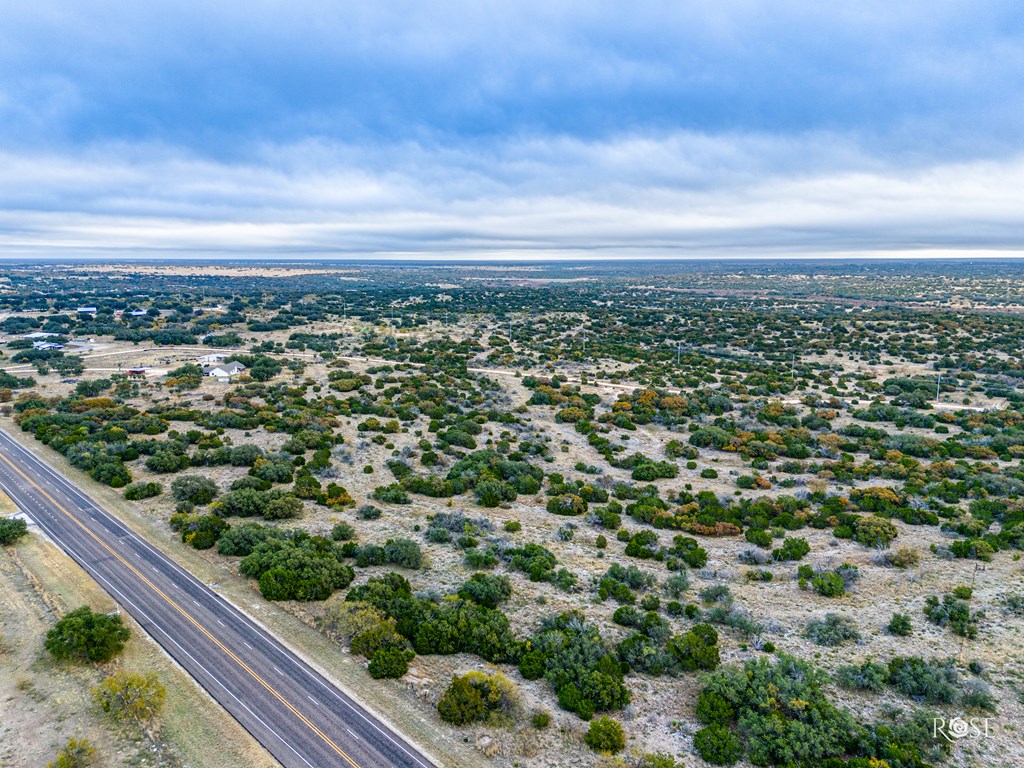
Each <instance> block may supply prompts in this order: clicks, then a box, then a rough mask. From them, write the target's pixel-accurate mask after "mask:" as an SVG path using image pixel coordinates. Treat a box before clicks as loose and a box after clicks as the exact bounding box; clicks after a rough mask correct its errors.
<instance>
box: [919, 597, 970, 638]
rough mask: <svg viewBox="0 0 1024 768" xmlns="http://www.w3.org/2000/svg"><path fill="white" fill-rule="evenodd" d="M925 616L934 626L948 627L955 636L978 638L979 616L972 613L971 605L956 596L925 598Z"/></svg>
mask: <svg viewBox="0 0 1024 768" xmlns="http://www.w3.org/2000/svg"><path fill="white" fill-rule="evenodd" d="M924 615H925V618H927V619H928V621H930V622H931V623H932V624H936V625H938V626H940V627H946V626H948V627H949V628H950V630H952V632H953V634H955V635H960V636H961V637H966V638H968V639H973V638H975V637H977V636H978V614H974V613H971V606H970V604H969V603H968V602H967V601H966V600H963V599H961V598H958V597H956V595H955V594H946V595H943V597H942V600H941V601H940V600H939V598H938V597H937V596H936V595H929V596H928V597H927V598H925V606H924Z"/></svg>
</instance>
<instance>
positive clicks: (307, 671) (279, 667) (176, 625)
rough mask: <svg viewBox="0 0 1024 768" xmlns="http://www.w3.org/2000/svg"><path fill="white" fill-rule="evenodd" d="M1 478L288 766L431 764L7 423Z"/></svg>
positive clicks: (427, 767) (426, 767)
mask: <svg viewBox="0 0 1024 768" xmlns="http://www.w3.org/2000/svg"><path fill="white" fill-rule="evenodd" d="M0 487H2V488H3V489H4V490H5V491H6V492H7V494H8V495H9V496H10V497H11V499H13V501H14V502H15V504H17V505H18V507H19V508H20V509H21V510H22V511H23V512H24V513H25V514H27V515H28V516H29V517H30V518H31V519H32V520H33V521H34V522H35V523H36V524H37V525H38V526H39V527H40V528H41V529H42V530H43V531H44V532H45V533H46V534H47V535H48V536H49V537H50V538H51V539H52V540H53V541H54V542H55V543H56V544H57V545H58V546H59V547H61V548H62V549H63V550H64V551H65V552H67V553H68V555H70V556H71V557H72V558H73V559H74V560H75V561H76V562H78V564H79V565H81V566H82V567H83V568H84V569H85V570H86V571H87V572H88V573H89V574H90V575H91V576H92V577H93V578H95V579H96V581H97V582H98V583H99V584H100V585H101V586H102V587H103V588H104V589H105V590H106V591H107V592H109V593H110V595H111V596H112V597H113V598H114V599H115V600H116V601H117V602H118V603H119V604H120V605H121V606H122V607H123V608H124V610H125V611H127V612H128V613H130V614H131V615H132V617H133V618H134V619H135V620H136V621H137V622H138V623H139V625H140V626H142V628H143V629H144V630H145V631H146V632H147V633H148V634H149V635H150V636H151V637H152V638H153V639H154V640H155V641H156V642H157V643H159V644H160V645H161V646H162V647H163V648H164V650H166V651H167V653H168V654H170V656H171V657H172V658H174V660H175V661H177V662H178V664H180V665H181V667H182V668H183V669H185V670H186V671H187V672H188V673H189V674H190V675H191V676H192V677H193V678H194V679H195V681H196V682H197V683H199V685H201V686H202V687H203V688H204V689H205V690H206V691H207V692H208V693H209V694H210V695H211V696H212V697H213V698H214V699H216V700H217V701H218V702H219V703H220V704H221V705H222V706H223V707H224V708H225V709H226V710H227V711H228V712H230V713H231V715H232V716H233V717H234V718H235V719H236V720H237V721H238V722H239V723H241V725H242V726H243V727H244V728H245V729H246V730H247V731H248V732H249V733H251V734H252V735H253V736H254V737H255V738H256V740H257V741H259V742H260V743H261V744H262V745H263V746H264V747H265V748H266V749H267V750H268V751H269V752H270V753H271V754H272V755H273V756H274V757H275V758H276V759H277V760H278V761H279V762H280V763H281V764H282V765H284V766H286V768H333V767H334V766H339V767H341V768H391V767H392V766H395V767H397V768H406V767H408V768H432V767H433V766H435V765H436V764H435V763H434V762H433V761H432V760H430V759H429V758H428V757H426V756H425V755H424V754H422V753H421V752H420V751H419V750H417V749H416V748H415V747H414V746H412V745H411V744H410V743H409V742H407V741H405V740H404V739H403V738H402V737H401V736H400V735H399V734H397V733H395V732H394V731H393V730H391V729H390V728H389V727H388V726H387V725H385V724H384V723H383V722H381V721H380V720H379V719H378V718H377V717H375V716H374V715H373V713H371V712H370V711H368V710H367V709H365V708H364V707H362V706H361V705H360V704H359V703H358V702H356V701H354V700H353V699H351V698H350V697H349V696H347V695H346V694H345V693H344V692H343V691H341V690H340V689H339V688H337V687H336V686H335V685H333V684H332V683H331V682H330V681H329V680H327V679H326V678H324V677H323V676H322V675H320V674H319V673H318V672H316V671H315V670H314V669H312V668H311V667H310V666H309V665H308V664H306V663H305V662H303V661H302V660H301V659H300V658H299V657H298V656H296V655H295V654H294V653H293V652H292V651H290V650H289V649H288V648H286V647H285V646H284V645H282V644H281V643H280V642H279V641H278V640H276V639H275V638H274V637H273V636H272V635H271V634H270V633H268V632H267V630H265V629H263V628H262V627H260V626H258V625H257V624H256V623H255V622H253V621H252V620H251V619H249V618H248V617H247V616H246V615H245V614H244V613H242V612H241V611H239V610H238V609H236V608H235V607H234V606H232V605H231V604H230V603H228V602H227V601H226V600H224V599H223V598H222V597H221V596H220V595H218V594H217V593H216V592H215V591H213V590H212V589H210V588H209V587H207V586H206V585H205V584H203V583H202V582H200V581H199V580H197V579H196V578H194V577H193V576H192V575H191V574H189V573H188V572H187V571H185V570H184V569H183V568H181V567H180V566H179V565H177V564H176V563H174V562H173V561H171V560H170V559H169V558H167V557H166V556H165V555H164V554H163V553H161V552H160V551H159V550H157V549H156V548H155V547H153V546H151V545H150V544H148V543H147V542H146V541H145V540H143V539H142V538H140V537H139V536H138V535H136V534H135V533H134V532H133V531H131V530H130V529H128V528H126V527H125V526H124V525H122V524H121V523H120V522H119V521H118V520H116V519H115V518H114V517H112V516H111V515H109V514H107V513H106V512H105V511H104V510H103V509H101V508H100V506H99V505H98V504H96V503H95V502H94V501H93V500H92V499H90V498H89V497H88V496H86V495H85V494H84V493H83V492H82V491H81V490H80V489H78V488H77V487H76V486H75V485H74V483H73V482H71V481H70V480H68V479H67V478H65V477H64V476H63V475H61V474H60V473H59V472H57V471H56V470H55V469H53V468H52V467H50V466H49V465H47V464H46V463H45V462H43V461H42V460H40V459H39V458H37V457H36V456H35V455H34V454H33V453H31V452H30V451H28V450H27V449H25V448H24V447H22V446H21V445H20V444H19V443H17V442H16V441H15V440H14V439H13V438H11V436H10V435H8V434H7V433H6V432H4V431H3V430H0Z"/></svg>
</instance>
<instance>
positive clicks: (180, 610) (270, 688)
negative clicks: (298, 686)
mask: <svg viewBox="0 0 1024 768" xmlns="http://www.w3.org/2000/svg"><path fill="white" fill-rule="evenodd" d="M0 459H3V460H4V461H5V462H6V463H7V464H8V466H10V467H11V469H13V470H14V471H15V472H17V473H18V474H19V475H21V477H22V478H23V479H24V480H25V481H26V482H28V483H29V484H30V485H31V486H32V487H33V488H35V489H36V490H37V491H39V492H40V493H41V494H43V496H45V497H46V498H47V499H49V501H50V503H51V504H53V505H54V506H55V507H56V508H57V509H59V510H60V511H61V512H63V513H64V514H65V515H67V516H68V517H69V518H71V520H72V521H73V522H74V523H75V524H76V525H77V526H78V527H79V528H81V529H82V530H83V531H85V532H86V533H87V534H89V535H90V536H91V537H92V538H93V539H95V540H96V542H97V543H98V544H99V545H100V546H101V547H103V548H104V549H105V550H107V551H108V552H109V553H110V554H111V555H113V556H114V557H115V558H117V559H118V560H119V561H120V562H121V563H122V564H123V565H124V566H125V567H126V568H127V569H128V570H130V571H131V572H132V573H134V574H135V575H136V576H138V577H139V578H140V579H141V580H142V581H143V582H145V583H146V585H148V586H149V588H150V589H152V590H153V591H154V592H156V593H157V594H158V595H160V597H162V598H163V599H164V600H166V601H167V602H168V603H169V604H170V605H171V606H172V607H173V608H174V609H175V610H177V611H178V613H180V614H181V615H182V616H184V617H185V619H187V620H188V621H189V622H190V623H191V624H192V625H193V626H194V627H195V628H196V629H198V630H199V631H200V632H202V633H203V634H204V635H206V637H208V638H209V639H210V640H211V641H212V642H213V643H214V644H215V645H216V646H217V647H218V648H220V649H221V650H222V651H224V653H226V654H227V655H228V657H230V658H231V660H232V661H234V662H235V663H236V664H238V666H240V667H241V668H242V669H244V670H245V671H246V672H248V673H249V674H250V675H252V677H253V678H254V679H255V680H256V681H257V682H258V683H259V684H260V685H262V686H263V687H264V688H265V689H266V690H267V691H268V692H269V693H270V694H271V695H273V696H274V697H275V698H276V699H277V700H278V701H280V702H281V703H282V704H284V705H285V706H286V707H287V708H288V709H289V710H291V712H292V714H294V715H295V716H296V717H298V718H299V719H300V720H301V721H302V722H303V723H305V724H306V725H307V726H308V727H309V728H310V729H311V730H312V731H313V732H314V733H316V735H317V736H319V737H320V738H321V739H323V740H324V742H325V743H326V744H327V745H328V746H329V747H330V748H331V749H333V750H334V751H335V752H336V753H337V754H338V755H340V756H341V757H342V758H344V759H345V760H346V761H347V762H348V764H349V765H351V766H352V768H360V765H359V763H357V762H356V761H355V760H353V759H352V758H351V757H349V756H348V754H346V752H345V751H344V750H343V749H342V748H341V747H339V746H338V745H337V744H335V743H334V741H333V740H332V739H331V738H330V737H329V736H328V735H327V734H325V733H324V732H323V731H321V730H320V729H319V728H317V727H316V726H315V725H314V724H313V723H312V722H310V720H309V719H308V718H307V717H306V716H305V715H303V714H302V713H301V712H299V710H297V709H296V708H295V707H294V706H292V704H291V702H289V701H288V700H287V699H285V697H284V696H283V695H282V694H280V693H279V692H278V691H277V690H276V689H275V688H274V687H273V686H272V685H270V683H268V682H267V681H266V680H264V679H263V678H262V677H260V675H258V674H257V673H256V672H255V671H254V670H253V669H252V668H251V667H250V666H249V665H248V664H246V663H245V662H244V661H242V660H241V659H240V658H238V656H236V655H235V653H234V652H233V651H232V650H231V649H230V648H228V647H227V646H226V645H224V643H222V642H221V641H220V640H218V639H217V638H216V637H214V636H213V635H212V634H211V633H210V632H209V631H208V630H207V629H206V627H204V626H203V625H202V624H200V623H199V622H198V621H196V619H195V618H194V617H193V616H191V615H190V614H189V613H188V612H187V611H185V609H184V608H182V607H181V606H180V605H178V603H177V602H175V601H174V600H172V599H171V598H170V597H168V596H167V595H166V594H165V593H164V592H163V591H162V590H161V589H160V588H159V587H157V586H156V585H155V584H154V583H153V582H151V581H150V580H149V579H148V578H146V576H145V575H143V574H142V573H140V572H139V571H138V570H137V569H136V568H135V566H133V565H132V564H131V563H129V562H128V561H127V560H125V559H124V558H123V557H121V555H119V554H118V553H117V552H116V551H114V549H112V548H111V547H110V546H109V545H108V544H107V543H106V542H105V541H103V539H101V538H100V537H99V536H97V535H96V534H95V533H93V532H92V531H91V530H89V528H88V527H87V526H86V525H85V524H84V523H82V521H81V520H79V519H78V518H77V517H75V516H74V515H73V514H71V512H69V511H68V510H67V509H66V508H65V507H64V506H63V505H62V504H61V503H60V502H58V501H57V500H56V499H54V498H53V497H52V496H51V495H50V494H49V493H47V492H46V491H45V490H43V489H42V488H41V487H40V486H39V485H38V484H37V483H36V482H35V481H34V480H33V479H32V478H31V477H29V476H28V475H26V474H25V473H24V472H22V471H21V470H20V469H19V468H18V466H17V465H16V464H15V463H14V462H12V461H11V460H10V459H8V458H7V457H6V456H4V455H3V454H0Z"/></svg>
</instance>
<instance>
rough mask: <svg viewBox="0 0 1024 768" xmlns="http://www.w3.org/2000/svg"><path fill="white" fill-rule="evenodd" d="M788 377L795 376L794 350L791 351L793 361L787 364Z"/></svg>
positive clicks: (793, 377) (792, 377)
mask: <svg viewBox="0 0 1024 768" xmlns="http://www.w3.org/2000/svg"><path fill="white" fill-rule="evenodd" d="M789 377H790V378H791V379H795V378H796V352H794V353H793V361H792V362H791V363H790V364H789Z"/></svg>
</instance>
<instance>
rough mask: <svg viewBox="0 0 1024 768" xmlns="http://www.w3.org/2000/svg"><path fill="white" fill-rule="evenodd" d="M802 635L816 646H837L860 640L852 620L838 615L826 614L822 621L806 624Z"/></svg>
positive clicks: (817, 620) (816, 620)
mask: <svg viewBox="0 0 1024 768" xmlns="http://www.w3.org/2000/svg"><path fill="white" fill-rule="evenodd" d="M804 634H806V635H807V637H808V638H810V639H811V640H812V641H813V642H815V643H817V644H818V645H825V646H837V645H842V644H843V643H846V642H849V641H851V640H860V632H858V631H857V628H856V626H855V625H854V623H853V620H852V619H850V618H848V617H847V616H842V615H840V614H838V613H826V614H825V618H824V619H812V620H811V621H809V622H807V629H806V630H805V632H804Z"/></svg>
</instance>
